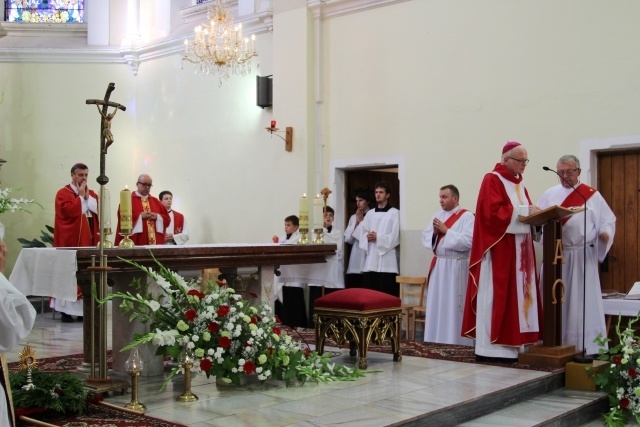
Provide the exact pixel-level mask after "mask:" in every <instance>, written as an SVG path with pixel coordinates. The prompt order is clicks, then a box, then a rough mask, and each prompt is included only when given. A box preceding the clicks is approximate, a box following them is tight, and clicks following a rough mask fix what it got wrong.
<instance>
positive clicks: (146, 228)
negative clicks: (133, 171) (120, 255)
mask: <svg viewBox="0 0 640 427" xmlns="http://www.w3.org/2000/svg"><path fill="white" fill-rule="evenodd" d="M136 187H137V190H136V191H133V192H132V193H131V210H132V215H131V220H132V222H133V231H132V234H131V236H130V238H131V240H133V243H134V244H135V245H136V246H143V245H163V244H164V233H165V230H166V229H167V227H168V226H169V223H170V222H171V218H169V213H168V212H167V209H166V208H165V207H164V205H163V204H162V203H161V202H160V200H158V199H157V198H155V197H153V196H152V195H151V194H149V193H150V192H151V187H153V180H152V179H151V177H150V176H149V175H146V174H142V175H140V176H139V177H138V182H137V183H136ZM121 240H122V236H121V235H120V206H118V228H117V231H116V240H115V245H116V246H117V245H118V244H119V243H120V241H121Z"/></svg>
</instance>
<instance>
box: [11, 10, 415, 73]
mask: <svg viewBox="0 0 640 427" xmlns="http://www.w3.org/2000/svg"><path fill="white" fill-rule="evenodd" d="M406 1H409V0H307V7H308V8H309V10H310V11H311V12H312V14H313V15H314V16H315V17H316V18H317V17H318V16H319V15H320V8H321V7H322V15H323V18H324V19H328V18H333V17H338V16H343V15H348V14H352V13H357V12H362V11H365V10H369V9H374V8H377V7H383V6H389V5H392V4H396V3H402V2H406ZM207 9H208V6H207V4H206V3H204V4H198V5H195V6H190V7H187V8H184V9H182V10H181V11H180V16H181V17H182V19H183V20H184V24H182V25H180V27H179V28H178V29H176V31H174V32H173V34H171V35H170V36H169V37H167V38H164V39H161V40H154V41H152V42H149V43H144V44H142V45H140V46H135V47H126V48H122V47H121V46H89V45H86V33H87V24H28V26H27V25H25V24H20V23H14V22H0V62H57V63H110V64H114V63H116V64H127V65H128V66H129V68H130V70H131V72H132V73H133V74H134V75H137V73H138V70H139V67H140V66H141V64H142V63H144V62H146V61H152V60H155V59H159V58H163V57H166V56H171V55H176V54H181V53H182V52H183V50H184V39H185V38H190V37H193V34H194V32H193V28H194V27H195V25H197V24H198V23H201V22H204V21H205V20H206V19H207ZM229 10H230V11H231V13H232V14H233V15H234V16H236V15H237V11H238V2H237V1H233V2H231V3H230V6H229ZM235 22H237V23H242V26H243V32H244V33H245V34H264V33H268V32H271V31H273V8H272V6H271V2H270V1H263V2H262V3H261V7H260V8H259V10H258V11H257V12H256V13H253V14H250V15H245V16H241V17H238V19H236V20H235ZM276 30H277V29H276ZM26 35H28V36H29V37H24V36H26Z"/></svg>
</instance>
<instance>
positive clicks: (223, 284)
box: [216, 280, 227, 288]
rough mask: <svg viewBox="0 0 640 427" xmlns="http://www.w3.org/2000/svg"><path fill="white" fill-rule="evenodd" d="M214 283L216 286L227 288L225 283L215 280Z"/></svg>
mask: <svg viewBox="0 0 640 427" xmlns="http://www.w3.org/2000/svg"><path fill="white" fill-rule="evenodd" d="M216 283H217V284H218V286H222V287H223V288H224V287H225V286H227V283H226V282H222V281H220V280H216Z"/></svg>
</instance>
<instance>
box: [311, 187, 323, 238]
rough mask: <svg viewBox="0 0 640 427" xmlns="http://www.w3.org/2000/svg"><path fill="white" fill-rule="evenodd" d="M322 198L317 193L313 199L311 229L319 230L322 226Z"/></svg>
mask: <svg viewBox="0 0 640 427" xmlns="http://www.w3.org/2000/svg"><path fill="white" fill-rule="evenodd" d="M322 205H323V202H322V198H321V197H320V195H319V194H318V195H317V196H316V197H315V198H314V199H313V229H314V230H319V229H321V228H322V227H323V226H324V218H323V215H322Z"/></svg>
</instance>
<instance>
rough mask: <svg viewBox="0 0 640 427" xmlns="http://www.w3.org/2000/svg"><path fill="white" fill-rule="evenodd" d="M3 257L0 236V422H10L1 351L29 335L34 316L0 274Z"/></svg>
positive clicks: (10, 408) (3, 248) (31, 307)
mask: <svg viewBox="0 0 640 427" xmlns="http://www.w3.org/2000/svg"><path fill="white" fill-rule="evenodd" d="M6 258H7V246H6V245H5V243H4V241H3V240H0V425H2V426H13V425H15V421H14V415H13V406H12V404H11V387H10V385H9V372H8V370H7V365H6V363H5V359H4V357H3V356H2V353H4V352H7V351H11V350H13V349H14V348H16V347H17V346H18V344H19V343H20V341H22V340H23V339H25V338H26V337H27V336H29V334H30V333H31V329H32V328H33V323H34V322H35V320H36V310H35V309H34V308H33V306H32V305H31V303H30V302H29V300H28V299H27V297H26V296H24V295H23V294H22V293H21V292H20V291H19V290H17V289H16V288H15V287H14V286H13V285H12V284H11V283H9V281H8V280H7V278H6V277H4V274H2V272H3V271H4V266H5V261H6Z"/></svg>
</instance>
